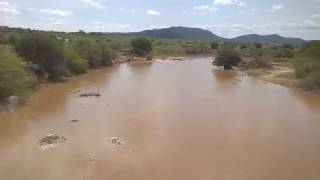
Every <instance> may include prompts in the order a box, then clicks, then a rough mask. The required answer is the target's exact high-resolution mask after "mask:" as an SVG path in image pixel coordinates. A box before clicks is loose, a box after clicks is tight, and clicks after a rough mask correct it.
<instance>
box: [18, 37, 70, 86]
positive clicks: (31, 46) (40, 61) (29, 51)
mask: <svg viewBox="0 0 320 180" xmlns="http://www.w3.org/2000/svg"><path fill="white" fill-rule="evenodd" d="M15 49H16V51H17V53H18V54H19V55H20V56H21V57H23V58H24V59H25V60H26V61H29V62H32V63H33V64H36V65H37V66H38V69H37V71H36V74H37V75H38V76H39V77H40V78H42V77H45V75H46V74H48V77H49V79H52V80H56V79H60V78H61V77H62V76H63V75H64V74H65V71H66V69H65V66H64V63H63V62H64V61H63V47H62V45H61V44H60V43H59V42H58V41H57V40H56V39H54V38H53V37H51V36H49V35H48V34H45V33H30V34H26V35H24V36H23V37H22V39H21V40H20V41H19V42H18V43H17V44H16V48H15Z"/></svg>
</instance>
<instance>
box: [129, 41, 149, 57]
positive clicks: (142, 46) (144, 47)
mask: <svg viewBox="0 0 320 180" xmlns="http://www.w3.org/2000/svg"><path fill="white" fill-rule="evenodd" d="M131 46H132V48H133V51H134V53H135V54H137V55H138V56H145V55H147V54H149V53H150V52H151V51H152V43H151V42H150V41H149V40H147V39H145V38H135V39H133V40H132V41H131Z"/></svg>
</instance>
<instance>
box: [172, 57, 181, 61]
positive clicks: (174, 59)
mask: <svg viewBox="0 0 320 180" xmlns="http://www.w3.org/2000/svg"><path fill="white" fill-rule="evenodd" d="M170 60H171V61H183V58H182V57H175V58H170Z"/></svg>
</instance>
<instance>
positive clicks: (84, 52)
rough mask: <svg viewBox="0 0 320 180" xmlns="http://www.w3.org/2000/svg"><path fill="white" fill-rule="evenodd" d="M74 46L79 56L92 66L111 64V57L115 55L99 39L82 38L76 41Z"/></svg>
mask: <svg viewBox="0 0 320 180" xmlns="http://www.w3.org/2000/svg"><path fill="white" fill-rule="evenodd" d="M75 48H76V50H77V52H78V53H79V54H80V56H81V57H82V58H83V59H86V60H88V63H89V65H90V67H93V68H96V67H99V66H109V65H112V59H113V58H114V57H115V55H114V53H113V51H112V49H110V48H109V46H108V45H107V44H105V43H103V42H100V41H93V40H90V39H82V40H79V41H78V42H77V44H76V47H75Z"/></svg>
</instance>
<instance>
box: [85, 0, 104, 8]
mask: <svg viewBox="0 0 320 180" xmlns="http://www.w3.org/2000/svg"><path fill="white" fill-rule="evenodd" d="M82 1H83V2H85V3H87V4H89V5H90V6H92V7H95V8H99V9H103V8H105V6H104V5H102V4H101V3H99V2H97V1H95V0H82Z"/></svg>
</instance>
